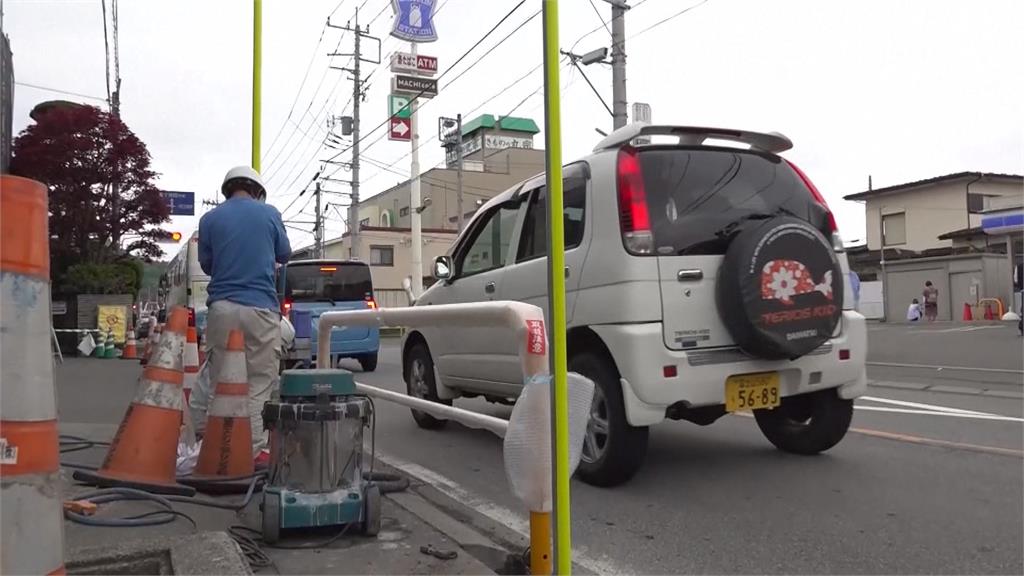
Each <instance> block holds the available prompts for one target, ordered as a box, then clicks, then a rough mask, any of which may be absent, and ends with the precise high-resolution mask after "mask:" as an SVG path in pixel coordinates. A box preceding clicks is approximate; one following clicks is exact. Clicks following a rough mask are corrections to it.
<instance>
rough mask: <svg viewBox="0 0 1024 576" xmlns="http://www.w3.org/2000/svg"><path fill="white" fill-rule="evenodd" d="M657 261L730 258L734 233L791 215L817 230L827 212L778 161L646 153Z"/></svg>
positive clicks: (731, 154)
mask: <svg viewBox="0 0 1024 576" xmlns="http://www.w3.org/2000/svg"><path fill="white" fill-rule="evenodd" d="M639 158H640V165H641V169H642V173H643V179H644V190H645V192H646V196H647V209H648V212H649V215H650V221H651V228H652V232H653V234H654V248H655V254H658V255H662V256H665V255H682V254H725V250H726V249H727V248H728V246H729V234H728V231H730V230H731V229H733V228H732V226H735V224H738V223H739V222H741V221H742V220H743V219H745V218H751V217H768V216H770V215H772V214H781V213H786V214H789V215H795V216H797V217H799V218H803V219H806V220H807V221H808V222H810V223H811V224H812V225H813V226H815V227H816V228H818V229H823V228H824V227H825V226H826V220H825V218H826V217H827V216H826V213H825V211H824V209H823V208H822V207H821V206H820V205H819V204H818V203H817V202H815V201H814V198H813V197H812V196H811V194H810V192H809V191H808V190H807V188H806V187H805V186H804V184H803V182H802V181H801V180H800V177H799V176H798V175H797V174H796V173H794V171H793V169H792V168H790V166H789V165H788V164H787V163H786V162H785V161H783V160H782V159H781V158H779V157H778V156H775V155H772V154H764V153H760V152H755V151H750V150H738V149H733V148H717V147H715V148H712V147H700V148H686V147H664V148H661V147H657V148H656V147H649V148H642V149H641V151H640V154H639Z"/></svg>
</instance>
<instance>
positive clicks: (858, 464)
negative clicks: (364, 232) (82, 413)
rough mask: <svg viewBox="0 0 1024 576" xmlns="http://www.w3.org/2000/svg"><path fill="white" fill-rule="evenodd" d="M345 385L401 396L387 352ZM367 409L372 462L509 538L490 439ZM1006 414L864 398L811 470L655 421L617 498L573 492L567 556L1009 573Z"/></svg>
mask: <svg viewBox="0 0 1024 576" xmlns="http://www.w3.org/2000/svg"><path fill="white" fill-rule="evenodd" d="M875 336H877V334H875V333H873V334H872V338H873V341H874V338H875ZM1018 343H1019V340H1018ZM908 357H911V358H912V355H908ZM352 368H353V369H355V368H356V367H355V366H353V367H352ZM357 377H358V378H359V379H360V380H362V381H365V382H367V383H371V384H376V385H380V386H383V387H386V388H389V389H394V390H402V389H403V388H402V386H403V385H402V384H401V375H400V366H399V355H398V350H397V348H396V347H395V346H394V343H393V342H391V343H388V344H387V345H386V347H385V349H384V350H383V354H382V358H381V364H380V367H379V369H378V371H377V372H376V373H373V374H359V375H357ZM1017 390H1018V391H1019V390H1020V384H1019V381H1018V384H1017ZM458 404H459V405H461V406H464V407H467V408H471V409H475V410H479V411H482V412H486V413H490V414H494V415H499V416H506V417H507V416H508V414H509V413H510V409H509V408H507V407H499V406H494V405H489V404H487V403H485V402H481V401H468V400H464V401H459V402H458ZM379 411H380V413H379V424H378V431H377V439H378V448H379V450H380V452H381V454H382V456H383V457H384V458H386V459H387V461H389V462H390V463H392V464H393V465H397V466H400V467H403V468H405V469H406V470H407V471H409V472H411V473H415V474H417V475H419V476H421V477H426V478H427V479H429V480H430V481H431V482H432V483H433V484H434V485H435V486H436V487H437V488H439V489H440V490H441V491H443V492H445V493H447V494H448V495H449V496H452V497H453V498H455V499H457V500H459V501H461V502H463V503H466V504H469V505H470V506H472V507H474V508H476V509H478V510H480V511H483V512H484V513H486V514H487V515H488V516H489V517H491V518H492V519H493V520H496V521H499V522H501V523H503V524H505V525H507V526H509V527H512V528H513V529H517V530H519V531H523V530H525V528H526V526H527V524H526V517H525V516H524V515H523V514H522V513H521V511H520V506H519V505H518V503H517V501H516V500H515V499H514V498H513V497H512V496H511V494H510V493H509V491H508V487H507V483H506V481H505V478H504V472H503V468H502V460H501V444H500V441H499V440H498V439H497V438H494V437H492V436H491V435H490V434H488V433H486V432H480V431H476V430H470V429H466V428H463V427H461V426H459V425H457V424H452V425H450V426H449V427H448V428H446V429H445V430H443V431H440V432H428V431H424V430H420V429H418V428H417V427H416V426H415V424H414V423H413V421H412V418H411V417H410V416H409V414H408V411H407V410H405V409H403V408H399V407H397V406H394V405H389V404H386V403H381V404H380V405H379ZM969 412H974V413H975V414H970V413H969ZM1022 416H1024V414H1022V406H1021V401H1020V399H1016V398H1015V399H1010V398H1001V397H988V396H981V395H967V394H946V393H935V392H927V391H919V390H904V389H892V388H872V389H871V393H870V395H869V396H868V399H862V400H861V401H860V402H859V403H858V410H857V412H856V416H855V420H854V426H855V428H856V429H857V432H854V433H851V434H850V435H849V436H848V437H847V438H846V439H845V440H844V441H843V442H842V443H841V444H840V445H839V446H838V447H836V448H835V449H833V450H832V451H831V452H829V453H828V454H825V455H822V456H819V457H813V458H805V457H797V456H791V455H786V454H782V453H779V452H777V451H775V450H774V449H773V448H772V447H771V446H770V445H769V444H768V442H767V441H766V440H764V439H763V438H762V436H761V434H760V432H759V431H758V430H757V427H756V425H755V423H754V422H753V420H752V419H750V418H744V417H741V416H731V417H726V418H723V419H722V420H720V421H719V422H717V423H716V424H715V425H713V426H710V427H706V428H701V427H698V426H695V425H692V424H689V423H685V422H669V423H667V424H665V425H662V426H659V427H655V428H654V429H653V431H652V434H651V444H650V451H649V454H648V457H647V462H646V465H645V468H644V469H643V470H642V471H641V473H640V474H639V475H638V476H637V477H636V478H635V479H634V480H633V481H632V482H631V483H629V484H628V485H625V486H622V487H619V488H616V489H598V488H594V487H591V486H587V485H585V484H582V483H579V482H574V483H573V533H574V543H575V547H576V549H577V555H576V559H577V561H578V562H580V563H581V564H582V565H583V567H584V568H586V569H588V570H590V571H593V572H599V573H637V572H639V573H679V572H687V573H694V572H717V573H933V574H938V573H994V574H998V573H1021V572H1022V569H1024V566H1022V562H1024V560H1022V538H1024V526H1022V519H1021V513H1020V511H1021V509H1022V507H1024V499H1022V482H1024V471H1022V455H1024V452H1022V450H1024V446H1022V430H1024V429H1022V421H1024V419H1022Z"/></svg>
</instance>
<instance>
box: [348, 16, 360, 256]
mask: <svg viewBox="0 0 1024 576" xmlns="http://www.w3.org/2000/svg"><path fill="white" fill-rule="evenodd" d="M355 28H356V34H355V36H356V42H355V44H356V46H355V48H356V54H355V65H354V66H353V67H352V199H351V204H349V207H348V229H349V238H350V241H351V242H350V244H351V245H350V248H349V257H350V258H354V259H359V255H360V251H359V102H360V101H361V100H362V99H363V87H362V80H361V79H360V78H359V61H360V59H361V58H362V53H361V52H360V48H359V39H360V37H361V36H362V34H361V31H360V30H359V9H358V8H357V9H356V20H355Z"/></svg>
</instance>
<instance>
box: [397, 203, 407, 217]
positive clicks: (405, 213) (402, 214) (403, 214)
mask: <svg viewBox="0 0 1024 576" xmlns="http://www.w3.org/2000/svg"><path fill="white" fill-rule="evenodd" d="M398 215H399V217H401V218H405V217H406V216H408V215H409V207H408V206H406V207H405V208H402V209H400V210H399V211H398Z"/></svg>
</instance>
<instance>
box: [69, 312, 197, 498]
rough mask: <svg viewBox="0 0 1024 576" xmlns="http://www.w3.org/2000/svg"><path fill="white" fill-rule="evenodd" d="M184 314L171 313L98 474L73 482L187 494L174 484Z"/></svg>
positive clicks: (85, 474) (77, 473)
mask: <svg viewBox="0 0 1024 576" xmlns="http://www.w3.org/2000/svg"><path fill="white" fill-rule="evenodd" d="M187 327H188V310H186V309H185V308H184V307H181V306H179V307H177V308H175V309H174V310H172V311H171V315H170V318H169V319H168V321H167V326H166V328H167V330H166V331H165V333H164V334H163V336H161V338H160V344H159V346H157V348H156V350H155V351H154V352H153V356H152V358H150V359H149V365H148V366H146V369H145V370H144V371H143V372H142V376H141V377H139V386H138V389H137V391H136V393H135V399H134V400H132V403H131V405H129V406H128V411H127V412H126V413H125V415H124V419H123V420H122V421H121V426H120V427H119V428H118V429H117V434H115V435H114V439H113V440H112V441H111V443H110V450H109V451H108V452H107V457H106V459H104V461H103V465H102V466H101V467H100V469H99V470H98V471H97V472H87V471H85V470H76V471H75V473H74V474H73V477H74V478H75V479H76V480H79V481H81V482H86V483H90V484H95V485H97V486H125V487H130V488H139V489H141V490H147V491H149V492H154V493H157V494H183V495H191V494H194V493H195V490H194V489H192V488H189V487H187V486H182V485H180V484H178V483H177V482H176V481H175V464H176V460H177V455H178V436H179V433H180V431H181V421H182V416H181V414H182V392H181V384H182V379H183V375H182V371H181V361H182V355H183V352H184V349H185V330H186V328H187Z"/></svg>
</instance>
